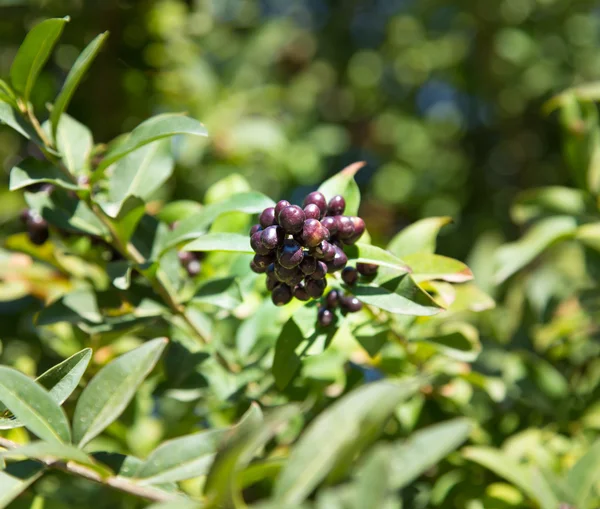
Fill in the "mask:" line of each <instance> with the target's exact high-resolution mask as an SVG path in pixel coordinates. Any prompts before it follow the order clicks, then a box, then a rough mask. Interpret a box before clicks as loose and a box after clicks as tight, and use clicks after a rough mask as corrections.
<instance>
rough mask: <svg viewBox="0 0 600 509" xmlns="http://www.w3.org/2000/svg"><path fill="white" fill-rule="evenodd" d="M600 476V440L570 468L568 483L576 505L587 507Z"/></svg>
mask: <svg viewBox="0 0 600 509" xmlns="http://www.w3.org/2000/svg"><path fill="white" fill-rule="evenodd" d="M599 477H600V440H596V442H595V443H594V444H593V445H592V447H590V449H589V450H588V451H587V452H586V453H585V455H584V456H583V457H582V458H580V459H579V461H578V462H577V463H575V465H573V467H572V468H571V470H569V472H568V474H567V479H566V485H567V486H568V487H569V491H570V492H572V494H573V496H574V500H573V503H574V504H575V506H576V507H587V506H588V501H589V499H590V498H591V497H592V496H593V494H594V485H595V484H596V483H597V482H598V478H599Z"/></svg>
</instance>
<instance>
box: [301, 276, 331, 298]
mask: <svg viewBox="0 0 600 509" xmlns="http://www.w3.org/2000/svg"><path fill="white" fill-rule="evenodd" d="M304 287H305V288H306V292H307V293H308V295H310V296H311V297H312V298H313V299H318V298H319V297H321V295H323V292H324V291H325V288H326V287H327V282H326V281H325V280H324V279H309V280H308V281H306V282H305V283H304Z"/></svg>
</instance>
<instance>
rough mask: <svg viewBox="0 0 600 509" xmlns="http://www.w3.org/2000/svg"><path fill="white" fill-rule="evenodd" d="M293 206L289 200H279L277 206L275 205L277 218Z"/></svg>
mask: <svg viewBox="0 0 600 509" xmlns="http://www.w3.org/2000/svg"><path fill="white" fill-rule="evenodd" d="M290 205H291V203H290V202H289V201H287V200H279V201H278V202H277V205H275V217H276V218H277V217H279V214H280V213H281V211H282V210H283V209H284V208H286V207H289V206H290Z"/></svg>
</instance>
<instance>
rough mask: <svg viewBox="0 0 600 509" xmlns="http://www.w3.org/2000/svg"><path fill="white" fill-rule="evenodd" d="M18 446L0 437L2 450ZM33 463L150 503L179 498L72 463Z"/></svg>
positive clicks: (42, 461)
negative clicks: (105, 475)
mask: <svg viewBox="0 0 600 509" xmlns="http://www.w3.org/2000/svg"><path fill="white" fill-rule="evenodd" d="M20 446H21V444H18V443H16V442H13V441H12V440H8V439H6V438H2V437H0V447H3V448H4V449H8V450H11V449H18V448H19V447H20ZM35 461H38V462H40V463H43V464H44V465H46V466H47V467H48V468H52V469H54V470H60V471H62V472H66V473H67V474H70V475H74V476H76V477H81V478H83V479H87V480H88V481H92V482H95V483H97V484H101V485H103V486H108V487H110V488H113V489H115V490H118V491H122V492H124V493H129V494H130V495H135V496H136V497H140V498H143V499H145V500H149V501H151V502H171V501H174V500H177V499H178V498H179V497H178V496H177V495H175V494H172V493H166V492H164V491H161V490H158V489H155V488H150V487H147V486H140V485H138V484H135V483H134V482H132V481H130V480H129V479H127V478H125V477H119V476H111V477H102V476H101V475H100V474H99V473H98V472H96V471H94V470H92V469H91V468H87V467H85V466H83V465H79V464H77V463H74V462H72V461H69V462H64V461H60V460H51V459H46V460H35Z"/></svg>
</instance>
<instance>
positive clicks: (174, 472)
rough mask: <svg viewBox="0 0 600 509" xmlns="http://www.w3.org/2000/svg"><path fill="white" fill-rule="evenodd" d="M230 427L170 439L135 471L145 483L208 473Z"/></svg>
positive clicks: (175, 479)
mask: <svg viewBox="0 0 600 509" xmlns="http://www.w3.org/2000/svg"><path fill="white" fill-rule="evenodd" d="M227 432H228V430H227V429H217V430H210V431H204V432H202V433H195V434H193V435H187V436H184V437H180V438H175V439H173V440H168V441H166V442H164V443H162V444H161V445H160V447H158V448H157V449H156V450H154V451H153V452H152V453H151V454H150V456H148V459H147V460H146V461H145V462H144V464H143V465H142V466H141V467H140V469H139V470H138V472H137V473H136V477H137V478H138V479H140V480H141V481H140V482H141V483H142V484H157V483H161V482H173V481H183V480H185V479H192V478H194V477H200V476H202V475H205V474H206V473H207V472H208V470H209V468H210V466H211V464H212V462H213V459H214V457H215V454H216V452H217V449H218V447H219V445H220V443H221V441H222V440H223V436H224V435H225V434H226V433H227Z"/></svg>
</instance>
